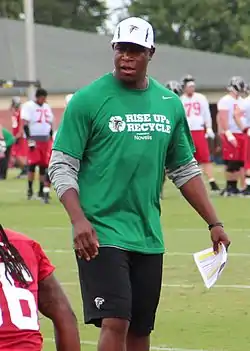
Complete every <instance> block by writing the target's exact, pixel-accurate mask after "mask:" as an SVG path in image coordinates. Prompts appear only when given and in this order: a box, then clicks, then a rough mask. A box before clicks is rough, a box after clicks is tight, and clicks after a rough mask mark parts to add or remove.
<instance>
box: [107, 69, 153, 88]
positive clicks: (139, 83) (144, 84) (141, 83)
mask: <svg viewBox="0 0 250 351" xmlns="http://www.w3.org/2000/svg"><path fill="white" fill-rule="evenodd" d="M113 75H114V77H116V78H117V79H118V80H119V81H120V82H121V83H122V84H123V85H124V86H125V87H126V88H128V89H135V90H145V89H147V87H148V85H149V80H148V77H147V76H145V77H143V78H142V79H140V80H138V81H135V82H124V81H122V80H120V79H119V78H118V77H117V75H116V71H114V72H113Z"/></svg>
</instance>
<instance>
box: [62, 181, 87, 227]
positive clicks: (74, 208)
mask: <svg viewBox="0 0 250 351" xmlns="http://www.w3.org/2000/svg"><path fill="white" fill-rule="evenodd" d="M60 201H61V203H62V204H63V206H64V208H65V210H66V211H67V213H68V215H69V218H70V220H71V223H72V224H74V223H76V222H78V221H79V220H80V219H82V218H85V215H84V212H83V210H82V208H81V205H80V202H79V196H78V193H77V192H76V190H75V189H73V188H71V189H68V190H66V191H65V193H64V194H63V195H62V197H61V198H60Z"/></svg>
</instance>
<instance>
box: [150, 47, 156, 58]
mask: <svg viewBox="0 0 250 351" xmlns="http://www.w3.org/2000/svg"><path fill="white" fill-rule="evenodd" d="M154 53H155V48H153V47H152V48H151V49H150V51H149V61H151V60H152V57H153V56H154Z"/></svg>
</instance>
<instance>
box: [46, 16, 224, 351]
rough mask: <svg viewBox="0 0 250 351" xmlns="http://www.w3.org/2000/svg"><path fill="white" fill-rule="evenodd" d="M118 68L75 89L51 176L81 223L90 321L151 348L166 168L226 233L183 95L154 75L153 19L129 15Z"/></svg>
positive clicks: (117, 48) (105, 339)
mask: <svg viewBox="0 0 250 351" xmlns="http://www.w3.org/2000/svg"><path fill="white" fill-rule="evenodd" d="M112 46H113V49H114V64H115V70H114V72H113V73H108V74H105V75H104V76H102V77H101V78H99V79H97V80H96V81H94V82H93V83H92V84H90V85H88V86H87V87H85V88H83V89H80V90H79V91H78V92H76V93H75V94H74V96H73V97H72V99H71V101H70V103H69V104H68V106H67V108H66V110H65V112H64V116H63V120H62V122H61V125H60V127H59V129H58V132H57V136H56V140H55V143H54V147H53V152H52V158H51V162H50V167H49V175H50V179H51V181H52V183H53V185H54V187H55V189H56V191H57V194H58V197H59V198H60V200H61V202H62V203H63V205H64V207H65V209H66V211H67V213H68V215H69V217H70V220H71V223H72V225H73V237H74V247H75V251H76V256H77V263H78V268H79V278H80V283H81V291H82V296H83V300H84V315H85V322H86V323H88V324H90V323H91V324H94V325H96V326H97V327H101V328H102V329H101V335H100V340H99V344H98V350H99V351H124V350H125V349H126V351H148V350H149V347H150V341H149V340H150V339H149V336H150V333H151V331H152V330H153V328H154V320H155V313H156V309H157V305H158V301H159V296H160V290H161V279H162V260H163V253H164V242H163V235H162V230H161V225H160V203H159V198H160V191H161V186H162V182H163V177H164V168H165V167H166V168H167V169H168V175H169V177H170V178H171V179H172V180H173V181H174V183H175V184H176V185H177V187H179V188H180V190H181V192H182V193H183V195H184V197H185V198H186V199H187V200H188V201H189V202H190V204H191V205H192V206H193V207H194V208H195V209H196V211H197V212H199V214H200V215H201V216H202V217H203V218H204V220H205V221H206V222H207V223H208V224H209V225H210V227H209V228H210V229H211V237H212V241H213V244H214V249H215V250H218V245H219V243H220V242H223V243H224V244H225V245H226V246H228V245H229V240H228V237H227V235H226V234H225V233H224V230H223V226H222V224H221V223H220V222H219V220H218V218H217V216H216V213H215V211H214V209H213V207H212V205H211V203H210V201H209V199H208V196H207V193H206V190H205V187H204V184H203V182H202V179H201V176H200V169H199V168H198V166H197V163H196V161H195V160H194V158H193V151H194V148H193V143H192V139H191V137H190V133H189V128H188V125H187V121H186V117H185V112H184V109H183V107H182V103H181V101H180V99H179V98H178V96H177V95H175V94H174V93H173V92H171V91H170V90H168V89H166V88H165V87H164V86H162V85H161V84H159V83H158V82H157V81H155V80H154V79H152V78H150V77H148V76H147V74H146V73H147V66H148V63H149V61H150V60H151V59H152V57H153V55H154V52H155V46H154V34H153V29H152V26H151V25H150V24H149V23H148V22H146V21H144V20H142V19H140V18H135V17H133V18H128V19H126V20H124V21H122V22H121V23H120V24H119V25H118V26H117V28H116V31H115V34H114V38H113V40H112Z"/></svg>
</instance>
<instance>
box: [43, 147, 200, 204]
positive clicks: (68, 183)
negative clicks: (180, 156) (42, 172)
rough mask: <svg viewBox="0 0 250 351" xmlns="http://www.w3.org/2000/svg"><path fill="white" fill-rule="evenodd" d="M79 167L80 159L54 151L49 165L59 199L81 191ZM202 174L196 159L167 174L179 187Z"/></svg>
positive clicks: (52, 181)
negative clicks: (69, 191)
mask: <svg viewBox="0 0 250 351" xmlns="http://www.w3.org/2000/svg"><path fill="white" fill-rule="evenodd" d="M79 169H80V161H79V160H77V159H75V158H74V157H71V156H69V155H67V154H64V153H63V152H61V151H53V152H52V156H51V160H50V165H49V177H50V180H51V183H52V184H53V186H54V188H55V190H56V192H57V196H58V197H59V199H60V198H61V197H62V196H63V194H64V193H65V192H66V191H67V190H68V189H72V188H73V189H75V190H76V191H77V192H78V193H79V186H78V172H79ZM200 174H201V170H200V168H199V166H198V164H197V162H196V161H195V159H193V160H192V161H190V162H189V163H187V164H186V165H184V166H180V167H178V168H177V169H175V170H170V171H167V176H168V177H169V179H171V180H172V182H173V183H174V184H175V185H176V187H177V188H180V187H182V185H184V184H185V183H187V182H188V181H189V180H190V179H192V178H194V177H196V176H197V175H200Z"/></svg>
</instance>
